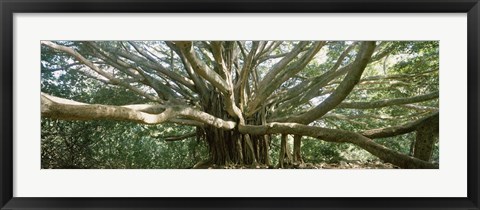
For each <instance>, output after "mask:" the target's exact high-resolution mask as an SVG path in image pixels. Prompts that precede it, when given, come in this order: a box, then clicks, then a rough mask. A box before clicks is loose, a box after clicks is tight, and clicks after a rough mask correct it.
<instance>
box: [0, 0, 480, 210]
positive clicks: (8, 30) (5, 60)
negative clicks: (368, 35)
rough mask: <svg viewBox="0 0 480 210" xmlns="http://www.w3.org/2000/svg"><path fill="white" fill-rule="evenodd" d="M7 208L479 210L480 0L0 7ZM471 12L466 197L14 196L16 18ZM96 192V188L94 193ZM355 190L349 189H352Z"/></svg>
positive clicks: (161, 1)
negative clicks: (127, 14) (26, 15)
mask: <svg viewBox="0 0 480 210" xmlns="http://www.w3.org/2000/svg"><path fill="white" fill-rule="evenodd" d="M0 10H1V29H0V31H1V34H0V36H1V43H0V48H1V56H0V64H1V71H0V72H1V73H0V75H1V76H0V78H1V85H0V88H1V90H0V94H1V95H0V101H1V103H0V106H1V113H0V118H1V120H2V122H1V123H2V126H1V130H0V136H1V137H0V138H1V139H0V155H1V156H0V157H1V160H0V161H1V165H0V189H1V191H0V206H1V209H71V208H74V209H274V208H275V209H277V208H279V209H280V208H281V209H373V208H376V209H388V208H390V209H479V194H478V191H479V182H478V180H479V173H478V172H479V159H480V155H479V153H480V148H479V144H478V140H479V131H480V129H479V128H478V126H479V125H478V119H479V112H478V109H479V103H478V101H479V97H478V95H479V94H480V92H479V87H480V86H479V82H480V77H479V60H480V56H479V55H480V54H479V49H480V48H479V24H480V23H479V19H480V18H479V13H480V4H479V1H478V0H405V1H399V0H384V1H378V0H337V1H331V0H297V1H295V0H256V1H247V0H232V1H222V0H176V1H175V0H155V1H150V0H141V1H135V0H99V1H92V0H84V1H81V0H73V1H67V0H37V1H34V0H0ZM87 12H88V13H124V12H134V13H157V12H159V13H190V12H192V13H202V12H213V13H218V12H221V13H237V12H238V13H247V12H248V13H250V12H253V13H257V12H265V13H279V12H282V13H283V12H287V13H293V12H294V13H307V12H308V13H467V15H468V16H467V18H468V23H467V24H468V31H467V33H468V40H467V41H468V102H467V103H468V164H467V165H468V169H467V170H468V171H467V172H468V180H467V181H468V188H467V193H468V196H467V197H466V198H414V197H411V198H39V197H38V198H25V197H21V198H18V197H13V196H12V193H13V181H14V179H15V177H14V176H13V160H12V159H13V151H12V145H13V141H14V136H13V121H14V120H15V119H13V114H12V113H13V111H14V109H15V104H13V40H14V39H15V37H13V14H14V13H87ZM92 190H93V189H92ZM346 190H348V189H346Z"/></svg>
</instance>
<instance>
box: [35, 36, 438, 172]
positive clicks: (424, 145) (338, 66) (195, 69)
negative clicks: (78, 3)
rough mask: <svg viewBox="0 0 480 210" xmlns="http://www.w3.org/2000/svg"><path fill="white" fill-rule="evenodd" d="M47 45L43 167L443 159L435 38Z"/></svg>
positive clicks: (405, 163)
mask: <svg viewBox="0 0 480 210" xmlns="http://www.w3.org/2000/svg"><path fill="white" fill-rule="evenodd" d="M41 50H42V54H41V71H42V74H41V75H42V78H41V84H42V87H41V88H42V93H41V114H42V167H43V168H190V167H193V168H208V167H210V168H211V167H214V168H215V167H216V168H238V167H253V168H277V167H280V168H290V167H294V168H318V167H319V166H318V164H317V165H315V164H311V163H332V162H339V161H343V163H345V162H348V163H349V161H350V162H351V161H354V160H359V161H372V160H374V161H380V162H382V163H388V164H391V165H392V167H399V168H438V164H439V163H438V160H439V158H438V156H439V154H438V127H439V125H438V124H439V109H438V103H439V100H438V97H439V87H438V85H439V75H438V70H439V51H438V50H439V44H438V42H436V41H42V42H41ZM292 147H293V148H292Z"/></svg>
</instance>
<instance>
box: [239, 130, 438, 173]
mask: <svg viewBox="0 0 480 210" xmlns="http://www.w3.org/2000/svg"><path fill="white" fill-rule="evenodd" d="M238 128H239V131H240V132H241V133H244V134H251V135H266V134H294V135H301V136H310V137H313V138H317V139H322V140H324V141H328V142H339V143H352V144H355V145H357V146H359V147H361V148H363V149H365V150H366V151H368V152H370V153H371V154H373V155H375V156H377V157H378V158H380V159H382V160H383V161H385V162H389V163H392V164H394V165H397V166H399V167H401V168H431V169H432V168H438V165H437V164H433V163H429V162H426V161H423V160H420V159H417V158H414V157H411V156H408V155H405V154H402V153H399V152H397V151H394V150H391V149H388V148H386V147H384V146H382V145H380V144H378V143H375V142H374V141H372V140H371V139H369V138H367V137H365V136H363V135H361V134H358V133H354V132H350V131H344V130H336V129H328V128H320V127H313V126H306V125H302V124H297V123H269V124H267V125H239V127H238Z"/></svg>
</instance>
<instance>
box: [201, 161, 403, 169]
mask: <svg viewBox="0 0 480 210" xmlns="http://www.w3.org/2000/svg"><path fill="white" fill-rule="evenodd" d="M202 168H203V169H280V168H279V167H278V166H277V167H272V166H265V165H258V166H239V165H230V166H216V165H210V166H208V167H202ZM281 169H399V167H397V166H395V165H392V164H390V163H384V162H381V161H340V162H338V163H302V164H290V165H285V166H284V167H283V168H281Z"/></svg>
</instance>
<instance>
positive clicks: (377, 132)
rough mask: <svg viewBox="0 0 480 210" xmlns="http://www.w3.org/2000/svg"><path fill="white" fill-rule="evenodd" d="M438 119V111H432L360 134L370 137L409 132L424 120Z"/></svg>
mask: <svg viewBox="0 0 480 210" xmlns="http://www.w3.org/2000/svg"><path fill="white" fill-rule="evenodd" d="M438 120H439V113H438V112H434V113H432V114H430V115H428V116H426V117H423V118H421V119H418V120H416V121H413V122H409V123H406V124H403V125H399V126H393V127H388V128H378V129H372V130H367V131H364V132H362V135H363V136H365V137H367V138H371V139H375V138H385V137H392V136H398V135H402V134H406V133H410V132H413V131H415V130H417V128H418V126H419V125H421V124H423V123H425V122H434V123H435V122H436V123H438Z"/></svg>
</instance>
